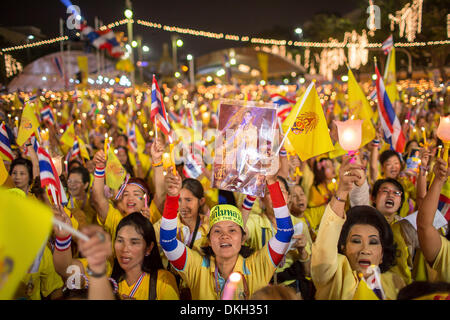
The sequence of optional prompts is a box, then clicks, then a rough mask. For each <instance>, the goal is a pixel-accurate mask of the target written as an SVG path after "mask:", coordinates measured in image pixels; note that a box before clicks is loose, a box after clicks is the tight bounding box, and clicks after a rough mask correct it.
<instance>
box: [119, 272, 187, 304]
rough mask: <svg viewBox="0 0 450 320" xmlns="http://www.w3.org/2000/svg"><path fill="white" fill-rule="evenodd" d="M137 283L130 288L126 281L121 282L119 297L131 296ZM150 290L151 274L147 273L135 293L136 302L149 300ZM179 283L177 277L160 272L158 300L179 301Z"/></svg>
mask: <svg viewBox="0 0 450 320" xmlns="http://www.w3.org/2000/svg"><path fill="white" fill-rule="evenodd" d="M134 285H135V283H133V284H132V285H131V286H128V284H127V282H126V280H122V281H120V282H119V290H118V293H119V296H120V298H122V295H126V296H129V294H130V293H131V291H132V290H133V288H134ZM149 288H150V274H148V273H145V276H144V278H143V279H142V282H141V284H140V286H139V288H138V289H137V291H136V292H135V294H134V296H133V298H134V299H136V300H148V295H149ZM179 299H180V297H179V294H178V288H177V282H176V280H175V276H174V275H173V274H171V273H170V272H169V271H166V270H158V280H157V281H156V300H179Z"/></svg>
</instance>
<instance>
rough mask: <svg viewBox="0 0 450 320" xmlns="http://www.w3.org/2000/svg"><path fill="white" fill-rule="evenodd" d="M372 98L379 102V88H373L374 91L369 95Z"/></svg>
mask: <svg viewBox="0 0 450 320" xmlns="http://www.w3.org/2000/svg"><path fill="white" fill-rule="evenodd" d="M369 98H370V100H372V101H375V102H377V89H373V91H372V92H371V93H370V95H369Z"/></svg>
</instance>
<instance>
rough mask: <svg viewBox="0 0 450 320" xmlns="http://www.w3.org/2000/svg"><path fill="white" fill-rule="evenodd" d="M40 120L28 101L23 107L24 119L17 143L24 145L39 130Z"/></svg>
mask: <svg viewBox="0 0 450 320" xmlns="http://www.w3.org/2000/svg"><path fill="white" fill-rule="evenodd" d="M38 127H39V120H38V119H37V118H36V115H35V114H34V109H33V107H32V106H30V105H29V104H28V103H27V104H26V105H25V108H23V112H22V119H21V120H20V126H19V132H18V133H17V141H16V142H17V145H19V146H21V145H23V144H24V143H25V142H26V141H27V140H28V138H29V137H30V136H31V135H32V134H33V132H35V131H37V128H38Z"/></svg>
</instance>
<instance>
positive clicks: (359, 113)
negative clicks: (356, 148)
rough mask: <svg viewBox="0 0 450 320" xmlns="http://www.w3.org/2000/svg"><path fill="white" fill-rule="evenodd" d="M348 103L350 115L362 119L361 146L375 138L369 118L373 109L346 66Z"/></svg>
mask: <svg viewBox="0 0 450 320" xmlns="http://www.w3.org/2000/svg"><path fill="white" fill-rule="evenodd" d="M348 105H349V109H350V115H354V116H355V118H354V119H355V120H356V119H360V120H364V121H363V123H362V125H361V135H362V137H361V147H363V146H365V145H366V144H368V143H369V142H370V141H372V140H373V139H375V136H376V132H375V128H374V127H373V124H372V120H371V119H372V117H373V111H372V108H371V107H370V104H369V101H367V98H366V95H365V94H364V92H363V91H362V89H361V87H360V86H359V84H358V82H356V79H355V76H354V75H353V72H352V70H351V69H350V68H348Z"/></svg>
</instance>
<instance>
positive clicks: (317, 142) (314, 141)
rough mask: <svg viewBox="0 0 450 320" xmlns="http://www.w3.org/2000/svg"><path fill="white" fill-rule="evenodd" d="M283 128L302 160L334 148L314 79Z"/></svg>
mask: <svg viewBox="0 0 450 320" xmlns="http://www.w3.org/2000/svg"><path fill="white" fill-rule="evenodd" d="M282 128H283V131H284V132H285V135H286V136H287V139H289V141H290V143H291V145H292V147H293V148H294V150H295V152H296V153H297V154H298V156H299V157H300V159H301V160H302V161H305V160H308V159H310V158H312V157H314V156H318V155H320V154H323V153H325V152H329V151H332V150H334V146H333V142H332V141H331V138H330V134H329V132H328V125H327V120H326V119H325V115H324V113H323V109H322V105H321V104H320V99H319V95H318V94H317V91H316V86H315V83H314V81H313V82H311V84H310V85H309V87H308V89H306V92H305V93H304V95H303V97H302V98H301V99H299V100H298V101H297V103H296V104H295V106H294V107H293V108H292V111H291V112H290V113H289V115H288V116H287V118H286V120H284V122H283V124H282ZM284 139H285V138H284Z"/></svg>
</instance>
